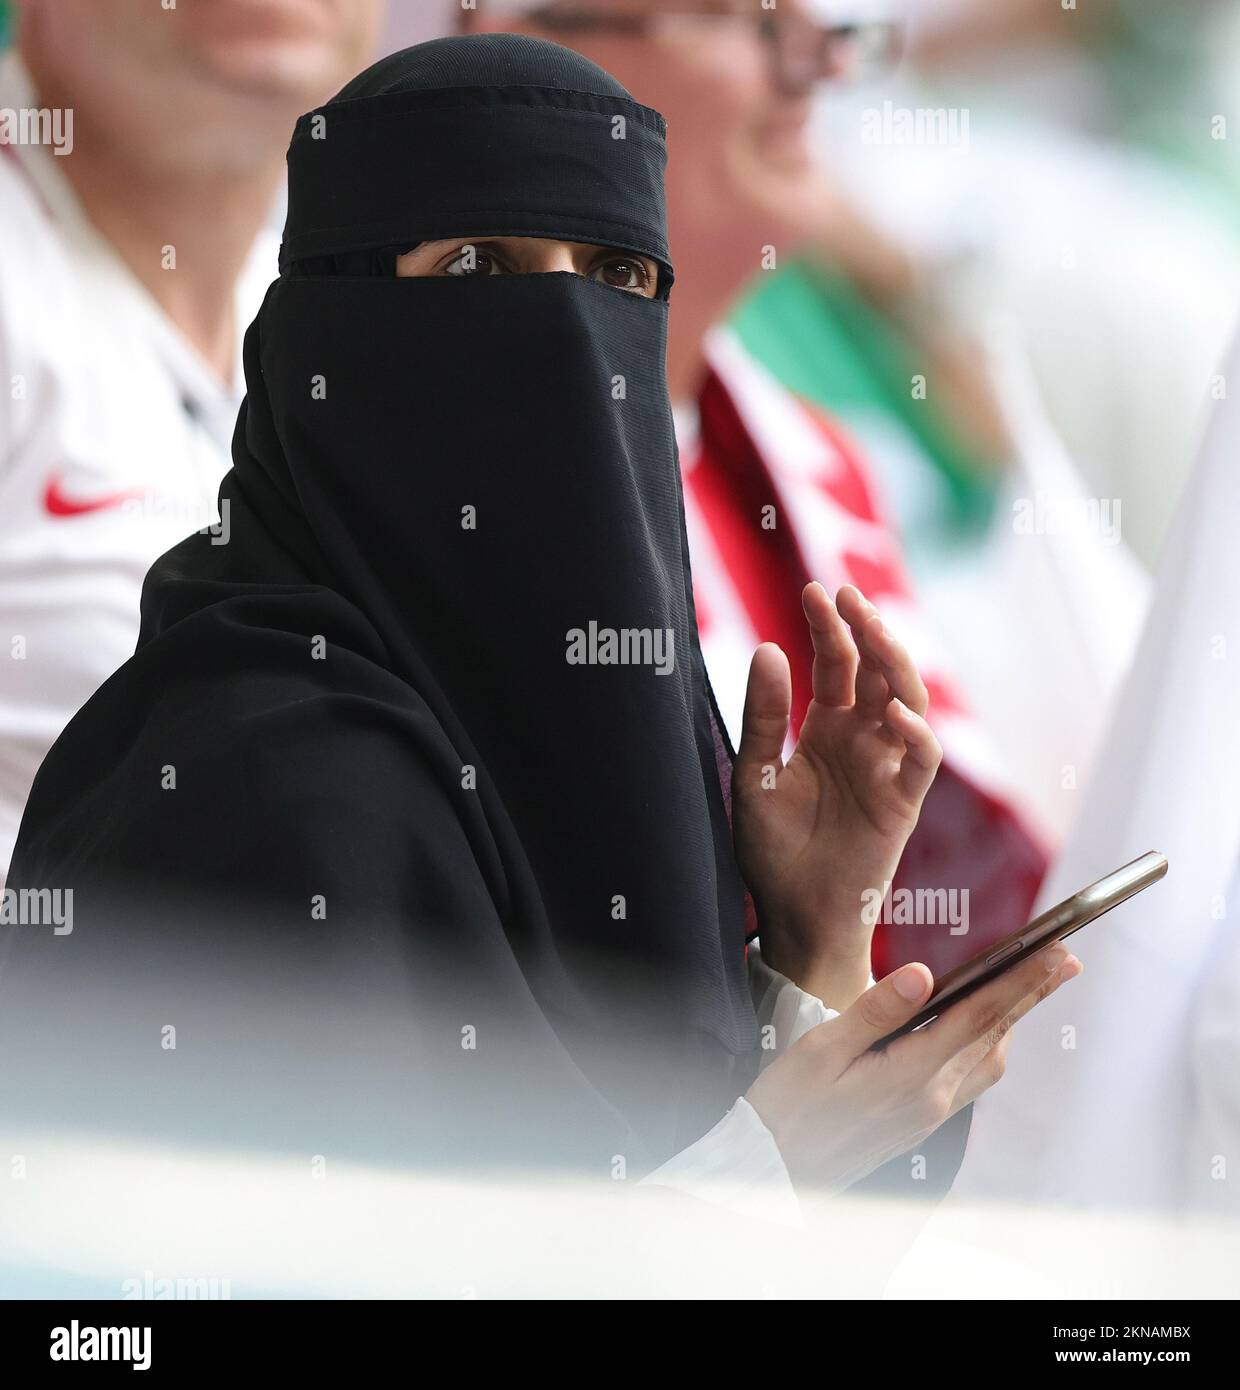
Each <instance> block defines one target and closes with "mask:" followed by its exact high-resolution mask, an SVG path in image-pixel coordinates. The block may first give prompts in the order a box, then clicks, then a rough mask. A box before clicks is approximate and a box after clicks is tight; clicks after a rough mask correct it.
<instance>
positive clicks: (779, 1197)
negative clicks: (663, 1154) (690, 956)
mask: <svg viewBox="0 0 1240 1390" xmlns="http://www.w3.org/2000/svg"><path fill="white" fill-rule="evenodd" d="M748 969H749V990H750V994H751V995H752V997H753V1004H754V1010H755V1011H756V1013H757V1015H758V1030H759V1035H760V1037H761V1040H762V1049H763V1051H762V1062H761V1066H762V1067H767V1066H769V1065H770V1064H771V1063H772V1062H773V1061H774V1060H775V1059H776V1058H777V1057H778V1056H779V1055H780V1053H781V1052H783V1051H785V1050H786V1049H787V1048H789V1047H791V1046H792V1044H793V1043H794V1042H796V1041H797V1039H798V1038H801V1037H804V1035H805V1034H806V1033H808V1032H809V1030H810V1029H811V1028H815V1027H817V1025H818V1024H820V1023H825V1022H826V1021H827V1020H828V1019H831V1018H838V1016H839V1014H838V1011H837V1010H835V1009H829V1008H827V1006H826V1005H825V1004H824V1003H823V1002H822V1000H821V999H818V998H816V997H815V996H814V995H812V994H807V993H806V992H805V990H803V989H800V988H799V987H798V986H797V985H794V984H793V983H792V981H791V980H789V979H788V978H787V977H786V976H784V975H781V974H779V972H778V971H775V970H772V969H771V967H770V966H769V965H767V964H766V962H765V961H764V960H763V959H762V954H761V951H760V950H759V949H758V943H757V942H756V941H755V942H753V943H752V944H751V945H750V947H749V954H748ZM871 984H873V980H871ZM642 1182H643V1183H648V1184H650V1185H651V1186H653V1187H668V1188H673V1189H674V1190H676V1191H678V1192H683V1193H685V1194H686V1195H687V1196H689V1197H696V1198H698V1199H699V1200H700V1201H704V1202H711V1203H713V1204H714V1205H716V1206H721V1207H726V1208H727V1209H728V1210H729V1211H734V1212H736V1213H737V1214H738V1215H741V1216H750V1217H757V1218H759V1219H761V1220H764V1221H774V1222H777V1223H778V1224H780V1225H783V1226H796V1227H800V1226H802V1225H803V1222H802V1218H801V1207H800V1203H799V1202H798V1201H797V1195H796V1189H795V1188H794V1187H793V1186H792V1179H791V1178H790V1177H789V1176H788V1169H787V1168H786V1167H785V1166H784V1160H783V1157H782V1156H781V1154H780V1152H779V1146H778V1145H777V1144H776V1142H775V1138H774V1136H773V1135H772V1134H771V1131H770V1130H769V1129H767V1127H766V1125H764V1124H763V1123H762V1120H761V1118H760V1117H759V1115H758V1112H757V1111H756V1110H755V1109H754V1108H753V1106H752V1105H750V1104H749V1102H748V1101H747V1100H746V1099H745V1098H744V1097H743V1096H742V1097H740V1099H738V1100H737V1102H736V1104H735V1105H734V1106H733V1107H732V1109H731V1110H729V1111H728V1113H727V1114H726V1115H725V1116H724V1117H723V1119H722V1120H720V1121H719V1123H718V1124H717V1125H716V1126H715V1127H714V1129H712V1130H711V1131H710V1132H709V1133H708V1134H704V1135H703V1136H702V1138H701V1139H699V1140H698V1141H697V1143H696V1144H690V1145H689V1147H688V1148H687V1149H683V1150H682V1151H681V1152H680V1153H678V1154H676V1155H674V1156H673V1157H672V1158H670V1159H668V1161H667V1162H666V1163H664V1164H663V1165H662V1167H660V1168H656V1169H655V1171H654V1172H653V1173H651V1174H649V1175H648V1176H647V1177H645V1178H643V1179H642Z"/></svg>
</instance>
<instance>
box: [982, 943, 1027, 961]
mask: <svg viewBox="0 0 1240 1390" xmlns="http://www.w3.org/2000/svg"><path fill="white" fill-rule="evenodd" d="M1022 945H1024V943H1023V942H1021V941H1013V942H1012V944H1011V945H1010V946H1005V947H1004V948H1003V950H1002V951H996V952H995V953H994V955H993V956H987V958H986V964H987V965H998V964H999V962H1000V961H1001V960H1007V958H1008V957H1009V956H1014V955H1015V954H1016V952H1017V951H1019V950H1020V948H1021V946H1022Z"/></svg>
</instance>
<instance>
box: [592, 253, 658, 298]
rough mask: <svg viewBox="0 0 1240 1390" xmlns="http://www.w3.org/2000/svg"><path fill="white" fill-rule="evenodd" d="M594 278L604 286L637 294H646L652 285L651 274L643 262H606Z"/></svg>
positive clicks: (619, 260)
mask: <svg viewBox="0 0 1240 1390" xmlns="http://www.w3.org/2000/svg"><path fill="white" fill-rule="evenodd" d="M594 276H595V278H596V279H597V280H601V281H602V283H603V284H604V285H612V286H614V287H615V288H616V289H618V290H632V291H633V292H634V293H635V294H645V293H646V290H647V288H648V287H649V285H650V274H649V272H648V271H647V270H646V267H645V266H644V265H643V264H642V263H641V261H633V260H622V259H617V260H613V261H605V262H604V263H603V264H602V265H601V266H599V267H598V269H597V270H596V271H595V272H594Z"/></svg>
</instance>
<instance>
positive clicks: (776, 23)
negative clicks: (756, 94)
mask: <svg viewBox="0 0 1240 1390" xmlns="http://www.w3.org/2000/svg"><path fill="white" fill-rule="evenodd" d="M525 15H526V18H527V19H529V20H531V21H532V22H534V23H536V24H538V25H539V26H540V27H542V28H544V29H548V30H550V31H552V32H560V33H573V32H577V33H580V32H604V33H615V34H630V35H633V36H636V37H643V38H644V37H649V36H651V35H653V34H658V33H668V32H674V31H675V30H677V29H679V28H682V27H686V26H695V27H701V26H704V25H707V24H713V25H716V26H720V27H722V26H725V25H731V26H737V25H741V26H747V27H749V28H750V29H752V31H753V32H754V34H755V36H756V37H757V38H758V39H759V40H760V41H762V42H764V43H766V44H768V45H769V47H770V53H771V62H772V68H773V71H774V75H775V79H776V81H777V82H778V83H779V85H780V86H781V87H782V88H784V89H785V90H788V91H798V92H799V91H805V90H807V89H808V88H810V87H812V86H814V84H815V83H817V82H823V81H828V80H829V81H836V82H857V81H862V80H866V79H869V78H872V77H875V76H878V75H879V74H881V73H883V72H887V71H890V69H891V68H892V67H894V66H895V64H896V63H897V62H898V61H899V57H900V50H901V31H900V26H899V25H898V24H894V23H891V22H888V21H872V22H867V23H858V24H824V23H822V22H820V21H819V20H817V19H814V18H813V17H812V16H810V15H807V14H806V13H804V11H798V10H794V9H791V8H786V9H784V10H781V11H778V12H776V11H774V10H757V9H756V8H755V9H754V10H753V11H749V12H746V11H744V10H723V11H719V10H690V9H686V10H677V11H675V12H673V13H670V14H669V13H667V12H666V11H662V12H652V11H648V10H644V9H632V10H605V9H597V8H595V9H583V8H574V7H573V6H572V5H560V4H556V3H551V4H545V5H536V6H534V7H533V8H532V9H527V10H526V11H525Z"/></svg>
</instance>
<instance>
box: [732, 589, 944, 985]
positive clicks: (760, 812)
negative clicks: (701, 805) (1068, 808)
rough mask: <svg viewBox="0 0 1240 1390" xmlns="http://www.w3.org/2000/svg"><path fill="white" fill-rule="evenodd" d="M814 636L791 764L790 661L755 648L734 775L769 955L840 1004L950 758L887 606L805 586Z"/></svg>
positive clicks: (864, 965) (739, 844)
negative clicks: (890, 625)
mask: <svg viewBox="0 0 1240 1390" xmlns="http://www.w3.org/2000/svg"><path fill="white" fill-rule="evenodd" d="M802 603H803V606H804V609H805V619H806V622H807V623H808V624H809V628H810V632H811V634H812V637H813V643H814V667H813V699H812V701H811V702H810V705H809V708H808V710H807V712H806V716H805V720H804V723H803V724H802V726H801V732H800V738H799V741H798V743H797V746H796V748H795V750H794V751H793V753H792V756H791V757H790V758H789V759H788V761H787V763H786V764H785V763H784V762H783V756H782V755H783V747H784V742H785V740H786V738H787V736H788V721H789V713H790V709H791V703H792V678H791V671H790V669H789V666H788V659H787V657H786V656H785V655H784V653H783V652H782V651H781V650H780V648H779V647H777V646H774V645H773V644H770V643H764V644H763V645H762V646H760V647H759V648H758V649H757V651H756V652H755V653H754V657H753V663H752V665H751V666H750V671H749V687H748V690H747V693H746V698H745V716H744V724H743V727H742V732H741V741H740V748H739V750H738V752H737V758H736V767H735V771H734V773H733V782H732V796H733V813H734V838H735V844H736V853H737V860H738V862H739V864H740V868H741V872H742V874H743V875H744V876H745V881H746V882H747V884H748V885H749V888H750V891H751V892H752V893H753V896H754V901H755V904H756V906H757V909H758V920H759V926H760V929H761V933H762V953H763V957H764V958H765V959H766V961H767V962H768V964H770V965H771V966H772V967H773V968H775V969H776V970H779V971H780V972H781V973H783V974H785V975H787V976H788V977H789V978H790V979H792V980H794V981H795V982H796V983H797V984H798V985H800V986H801V988H802V989H806V990H809V991H810V992H811V993H814V994H816V995H818V997H819V998H821V999H823V1000H824V1002H826V1003H827V1004H829V1005H832V1006H833V1007H835V1008H845V1007H847V1006H848V1005H849V1004H850V1003H851V1002H852V1001H853V1000H854V999H856V998H857V996H858V995H859V994H860V992H861V991H862V990H863V989H864V988H865V986H866V983H867V982H868V979H869V970H870V966H869V959H870V940H871V937H872V934H873V924H874V920H875V917H876V914H875V913H873V912H872V911H871V912H868V913H867V912H866V910H865V909H866V907H867V904H869V905H872V904H873V903H874V901H875V898H874V896H873V895H874V894H877V895H878V901H881V897H882V895H883V894H884V893H885V891H886V888H887V886H888V884H889V883H890V880H891V879H892V877H893V876H894V874H895V870H896V866H897V865H898V864H899V862H900V855H901V853H902V852H903V850H904V845H905V843H906V841H907V840H908V837H909V835H910V834H911V833H912V830H913V827H914V826H915V825H916V823H917V816H918V813H919V812H920V810H921V803H922V800H923V798H924V797H925V795H926V792H927V791H928V790H929V788H930V784H931V782H932V781H933V780H934V774H935V771H936V770H937V768H938V766H939V762H940V760H941V758H942V750H941V749H940V748H939V744H938V740H937V739H936V738H935V736H934V734H933V733H932V732H931V729H930V726H929V725H928V724H927V723H926V720H925V714H926V708H927V705H928V697H927V694H926V687H925V685H924V683H923V682H922V679H921V677H920V675H919V674H918V672H917V668H916V666H914V664H913V662H912V659H911V658H910V656H909V654H908V652H906V651H905V649H904V648H903V647H902V646H901V645H900V643H899V642H897V641H896V639H895V638H894V637H893V636H892V635H891V633H890V632H888V631H887V629H886V628H885V627H884V626H883V622H882V619H881V618H880V617H879V615H878V612H877V610H876V609H875V608H874V606H873V604H871V603H870V602H869V601H868V600H867V599H865V598H864V597H863V596H862V594H861V593H860V592H859V591H858V590H857V589H855V588H853V587H851V586H845V587H844V588H842V589H841V590H840V591H839V593H838V595H837V596H836V602H835V603H832V602H831V599H830V597H829V596H828V595H827V591H826V590H825V589H824V588H823V587H822V585H821V584H817V583H814V584H810V585H808V586H807V587H806V589H805V591H804V594H803V595H802Z"/></svg>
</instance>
